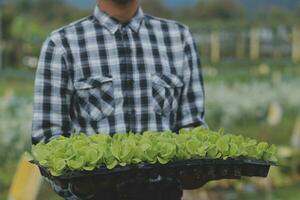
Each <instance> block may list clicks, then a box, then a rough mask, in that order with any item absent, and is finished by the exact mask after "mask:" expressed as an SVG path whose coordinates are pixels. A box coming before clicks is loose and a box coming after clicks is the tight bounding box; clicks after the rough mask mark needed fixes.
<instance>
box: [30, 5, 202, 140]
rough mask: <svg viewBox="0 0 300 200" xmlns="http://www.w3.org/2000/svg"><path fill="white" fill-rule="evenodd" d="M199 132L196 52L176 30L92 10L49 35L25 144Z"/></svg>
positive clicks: (182, 29)
mask: <svg viewBox="0 0 300 200" xmlns="http://www.w3.org/2000/svg"><path fill="white" fill-rule="evenodd" d="M196 125H205V122H204V89H203V79H202V72H201V67H200V60H199V56H198V51H197V47H196V44H195V42H194V40H193V38H192V35H191V32H190V31H189V29H188V28H187V27H186V26H185V25H182V24H180V23H178V22H175V21H171V20H165V19H161V18H157V17H153V16H149V15H145V14H144V13H143V11H142V9H141V7H139V9H138V11H137V13H136V15H135V16H134V17H133V18H132V20H131V21H130V22H129V23H127V24H126V25H121V24H120V23H119V22H118V21H117V20H115V19H114V18H112V17H110V16H109V15H108V14H107V13H105V12H103V11H101V10H100V9H99V8H98V6H96V8H95V11H94V14H93V15H92V16H89V17H86V18H83V19H81V20H78V21H76V22H73V23H71V24H69V25H67V26H65V27H63V28H60V29H58V30H56V31H53V32H52V33H51V34H50V35H49V36H48V38H47V39H46V41H45V42H44V44H43V47H42V50H41V55H40V59H39V63H38V67H37V71H36V79H35V93H34V115H33V124H32V143H33V144H37V143H38V142H44V143H47V142H49V141H50V140H51V139H53V138H55V137H57V136H59V135H64V136H70V135H71V134H74V133H79V132H83V133H86V134H88V135H91V134H95V133H106V134H114V133H126V132H130V131H131V132H135V133H141V132H143V131H146V130H152V131H165V130H172V131H175V132H176V131H177V130H178V129H179V128H182V127H185V126H196Z"/></svg>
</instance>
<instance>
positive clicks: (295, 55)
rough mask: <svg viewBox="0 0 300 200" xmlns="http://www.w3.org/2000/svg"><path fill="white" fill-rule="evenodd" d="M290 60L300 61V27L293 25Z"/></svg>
mask: <svg viewBox="0 0 300 200" xmlns="http://www.w3.org/2000/svg"><path fill="white" fill-rule="evenodd" d="M292 32H293V42H292V60H293V62H299V61H300V27H296V26H295V27H293V31H292Z"/></svg>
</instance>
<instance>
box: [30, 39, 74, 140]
mask: <svg viewBox="0 0 300 200" xmlns="http://www.w3.org/2000/svg"><path fill="white" fill-rule="evenodd" d="M71 94H72V87H71V86H70V84H69V72H68V70H67V64H66V59H65V51H64V50H63V48H62V45H60V44H59V43H57V42H54V40H53V39H51V37H50V36H49V37H48V38H47V39H46V41H45V42H44V44H43V46H42V50H41V53H40V58H39V62H38V66H37V70H36V76H35V82H34V104H33V119H32V144H37V143H40V142H43V143H47V142H49V141H50V140H52V139H53V138H55V137H57V136H60V135H64V136H69V135H70V133H71V132H72V122H71V118H70V101H71Z"/></svg>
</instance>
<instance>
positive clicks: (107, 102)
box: [74, 76, 115, 120]
mask: <svg viewBox="0 0 300 200" xmlns="http://www.w3.org/2000/svg"><path fill="white" fill-rule="evenodd" d="M74 87H75V89H76V92H77V97H78V103H79V105H80V107H81V109H82V110H83V113H84V112H85V113H87V114H88V115H89V117H91V118H92V119H93V120H100V119H102V118H103V117H105V116H109V115H111V114H112V113H113V112H114V108H115V101H114V87H113V78H112V77H109V76H94V77H90V78H86V79H80V80H78V81H76V82H75V83H74Z"/></svg>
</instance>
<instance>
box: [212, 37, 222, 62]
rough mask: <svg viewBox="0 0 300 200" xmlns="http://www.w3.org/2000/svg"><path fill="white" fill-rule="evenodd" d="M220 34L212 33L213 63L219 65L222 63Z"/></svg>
mask: <svg viewBox="0 0 300 200" xmlns="http://www.w3.org/2000/svg"><path fill="white" fill-rule="evenodd" d="M220 46H221V45H220V32H218V31H213V32H212V33H211V61H212V62H213V63H217V62H219V61H220Z"/></svg>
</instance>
